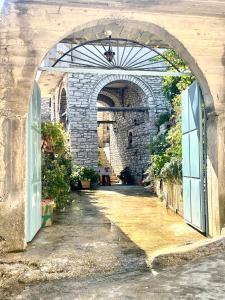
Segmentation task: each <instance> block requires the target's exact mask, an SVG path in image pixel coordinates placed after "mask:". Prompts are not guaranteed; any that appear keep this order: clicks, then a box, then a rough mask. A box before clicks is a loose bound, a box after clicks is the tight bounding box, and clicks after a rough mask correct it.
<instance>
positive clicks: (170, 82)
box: [145, 49, 195, 184]
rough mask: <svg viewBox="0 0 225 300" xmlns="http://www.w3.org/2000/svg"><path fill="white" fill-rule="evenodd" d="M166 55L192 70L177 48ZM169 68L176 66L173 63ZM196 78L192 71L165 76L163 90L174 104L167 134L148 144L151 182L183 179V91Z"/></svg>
mask: <svg viewBox="0 0 225 300" xmlns="http://www.w3.org/2000/svg"><path fill="white" fill-rule="evenodd" d="M163 55H164V56H165V57H166V58H167V59H168V60H169V61H172V62H173V64H174V65H176V66H177V67H179V69H180V70H183V71H189V68H188V66H187V65H186V63H185V61H184V60H183V59H181V58H180V57H179V56H178V54H177V53H176V52H175V51H174V50H171V49H170V50H166V51H164V52H163ZM170 69H171V70H175V68H173V67H170ZM194 80H195V77H194V76H192V75H190V76H182V77H171V76H167V77H164V78H163V93H164V95H165V96H166V98H167V100H168V101H169V102H170V103H171V106H172V116H171V117H170V123H171V127H170V128H169V130H168V131H167V133H166V134H165V135H159V136H157V137H156V138H155V139H154V140H152V141H151V143H150V145H149V150H150V154H151V159H150V167H149V168H148V170H147V173H148V176H147V178H146V179H145V181H146V182H148V183H150V184H152V182H154V180H155V179H163V180H164V181H170V182H179V183H181V181H182V133H181V93H182V92H183V91H184V90H185V89H186V88H187V87H188V86H189V85H190V84H191V83H192V82H193V81H194ZM165 120H166V116H162V117H161V120H160V118H159V120H158V123H157V125H158V126H159V124H163V123H162V122H164V121H165ZM172 124H173V125H172Z"/></svg>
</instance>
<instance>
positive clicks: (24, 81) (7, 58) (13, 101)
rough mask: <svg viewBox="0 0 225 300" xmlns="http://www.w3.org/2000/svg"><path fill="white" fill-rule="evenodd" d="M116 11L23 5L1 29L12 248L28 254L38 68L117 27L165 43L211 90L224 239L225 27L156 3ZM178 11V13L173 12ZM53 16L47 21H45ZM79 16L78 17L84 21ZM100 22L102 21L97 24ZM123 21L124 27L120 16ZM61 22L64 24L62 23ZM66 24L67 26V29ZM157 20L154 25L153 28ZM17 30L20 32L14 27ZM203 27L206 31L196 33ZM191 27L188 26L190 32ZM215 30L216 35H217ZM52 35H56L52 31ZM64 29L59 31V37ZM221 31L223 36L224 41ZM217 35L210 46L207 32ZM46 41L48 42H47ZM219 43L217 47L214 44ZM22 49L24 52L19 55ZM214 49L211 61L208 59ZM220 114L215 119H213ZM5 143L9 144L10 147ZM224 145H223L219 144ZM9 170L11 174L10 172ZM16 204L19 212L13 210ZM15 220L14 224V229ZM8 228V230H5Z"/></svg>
mask: <svg viewBox="0 0 225 300" xmlns="http://www.w3.org/2000/svg"><path fill="white" fill-rule="evenodd" d="M121 6H122V8H123V9H121V7H118V6H116V5H115V2H113V3H112V6H111V10H110V9H106V8H105V6H104V5H103V4H101V3H100V2H99V4H98V7H97V8H96V7H95V4H90V5H89V6H88V5H87V4H85V3H83V2H82V3H81V4H79V5H78V4H77V6H76V4H73V5H72V4H71V6H70V5H69V4H66V5H65V6H64V5H61V6H54V5H52V4H51V3H50V2H48V1H45V3H43V4H40V3H39V4H38V6H37V3H36V2H35V1H34V2H32V3H31V2H27V3H25V2H23V3H19V1H13V2H7V5H6V7H5V8H4V9H3V20H2V26H1V28H0V33H1V36H2V43H3V45H5V47H3V48H2V49H1V61H2V62H3V63H2V64H1V66H0V68H1V70H0V72H1V74H3V76H2V77H1V89H0V95H1V99H3V101H2V104H1V131H0V136H1V147H0V154H1V157H2V164H1V199H2V200H1V204H0V210H1V224H0V225H1V226H0V228H1V229H0V236H2V237H3V240H5V241H4V248H5V249H7V250H16V249H22V248H24V247H25V242H24V215H25V213H24V211H25V199H26V163H25V162H26V146H25V144H24V143H21V140H24V139H25V136H26V118H27V111H28V103H29V99H30V96H31V92H32V86H33V81H34V78H35V74H36V71H37V68H38V66H39V65H40V63H41V61H42V59H43V57H44V56H45V55H46V53H47V52H48V51H49V49H51V47H52V45H53V44H55V43H56V42H58V41H60V40H61V39H62V38H63V37H66V36H67V35H68V34H69V33H72V32H81V33H82V32H83V33H82V34H85V31H86V32H89V35H91V36H92V37H94V36H96V35H97V36H103V35H104V31H105V29H108V27H109V26H111V27H113V31H114V32H115V33H116V32H118V33H119V32H120V36H125V37H127V36H128V35H129V37H130V38H133V39H140V40H141V41H142V42H144V43H148V41H149V33H154V34H156V35H157V36H160V37H161V38H162V39H163V40H164V41H166V42H167V43H168V44H169V45H170V46H171V47H173V48H174V49H175V50H176V51H177V52H178V53H179V54H180V55H181V57H182V58H184V59H185V60H186V62H187V63H188V65H189V67H190V68H191V70H192V72H193V73H194V74H195V75H196V77H197V78H198V80H199V82H200V85H201V88H202V90H203V94H204V99H205V103H206V107H207V111H208V112H211V114H210V115H208V118H209V121H208V122H207V135H208V158H209V163H208V169H209V172H208V174H210V175H209V178H208V186H209V187H212V188H209V191H208V194H209V197H210V198H211V204H212V205H211V207H212V211H211V215H212V217H211V224H212V225H211V234H212V235H215V234H220V233H221V229H222V227H223V226H224V223H225V215H224V213H223V211H224V207H225V201H224V199H225V188H224V165H223V164H222V163H221V161H224V153H223V147H224V122H225V121H224V115H223V113H224V100H225V94H224V87H225V81H224V67H223V55H224V38H223V32H225V30H224V22H223V19H222V18H220V17H218V16H217V15H216V14H213V13H210V20H211V22H209V17H208V15H206V13H205V12H204V13H201V12H199V15H198V13H197V14H196V13H194V12H193V11H192V12H191V11H189V12H188V13H187V14H186V15H184V14H183V11H184V9H183V10H182V8H181V7H180V6H179V7H177V6H176V4H175V5H171V7H167V8H168V11H165V10H164V9H163V8H162V7H161V6H160V7H161V8H160V9H161V10H156V7H154V6H152V4H151V3H150V4H149V5H147V4H146V3H145V4H144V6H143V3H142V2H141V3H139V5H138V8H137V6H135V5H134V4H132V3H130V4H128V3H123V4H122V3H121ZM171 9H172V10H171ZM43 12H45V13H43ZM74 15H76V16H77V18H76V20H75V19H74ZM96 15H98V16H99V17H98V18H96ZM115 15H117V17H118V19H115V18H114V17H113V16H115ZM56 16H57V17H56ZM59 18H60V22H59ZM150 19H151V23H149V20H150ZM14 22H17V26H18V27H16V28H15V27H14V26H10V24H14ZM196 22H198V29H197V30H196ZM183 24H186V26H185V28H184V26H183ZM212 26H213V27H212ZM46 28H48V31H46ZM56 28H57V30H56ZM217 30H220V31H221V35H222V38H221V35H220V36H218V35H217V34H216V33H217ZM206 31H207V32H208V33H209V38H208V40H206V39H205V32H206ZM43 37H45V38H44V39H43ZM210 37H212V40H214V42H215V43H216V51H215V47H214V45H212V44H211V43H210V42H209V41H211V39H210ZM15 45H17V51H15ZM205 48H207V56H205V55H204V53H205ZM214 111H215V112H216V113H215V114H214V113H213V112H214ZM5 136H7V137H8V142H7V143H5V138H4V137H5ZM215 137H216V138H215ZM8 166H11V167H10V168H9V167H8ZM12 203H13V206H12V205H11V204H12ZM10 220H13V222H12V221H10ZM3 228H4V229H3Z"/></svg>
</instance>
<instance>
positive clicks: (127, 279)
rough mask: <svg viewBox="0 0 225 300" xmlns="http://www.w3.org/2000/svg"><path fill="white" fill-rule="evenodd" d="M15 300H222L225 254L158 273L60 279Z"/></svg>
mask: <svg viewBox="0 0 225 300" xmlns="http://www.w3.org/2000/svg"><path fill="white" fill-rule="evenodd" d="M16 299H18V300H21V299H23V300H24V299H32V300H37V299H42V300H50V299H51V300H53V299H55V300H56V299H57V300H59V299H62V300H72V299H78V300H90V299H91V300H108V299H113V300H130V299H135V300H142V299H143V300H193V299H196V300H223V299H225V254H224V253H223V254H217V255H213V256H210V257H207V258H201V259H200V260H199V261H197V262H196V261H195V262H191V263H188V264H186V265H185V266H179V267H174V268H167V269H166V270H162V271H160V272H159V273H158V272H155V271H153V272H126V273H123V274H114V275H112V276H105V277H99V278H95V279H89V280H83V281H82V280H78V281H75V280H72V279H70V280H60V281H52V282H47V283H41V284H36V285H32V286H29V287H27V288H26V289H25V290H24V291H23V293H22V294H21V295H20V296H18V297H17V298H16Z"/></svg>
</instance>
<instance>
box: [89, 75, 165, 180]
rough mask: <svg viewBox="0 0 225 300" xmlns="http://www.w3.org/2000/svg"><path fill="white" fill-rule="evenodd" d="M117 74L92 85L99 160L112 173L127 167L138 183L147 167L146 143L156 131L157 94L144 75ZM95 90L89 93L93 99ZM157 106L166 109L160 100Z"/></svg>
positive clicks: (147, 153) (117, 173)
mask: <svg viewBox="0 0 225 300" xmlns="http://www.w3.org/2000/svg"><path fill="white" fill-rule="evenodd" d="M121 77H122V76H118V75H117V76H115V75H114V76H108V77H107V78H104V80H103V82H101V83H100V87H101V90H100V87H99V85H97V87H96V90H97V91H98V92H99V94H98V95H97V109H98V110H100V111H98V112H97V116H98V118H97V119H98V147H99V164H100V165H101V166H110V167H111V169H112V171H113V174H115V175H116V176H118V175H119V174H120V172H121V171H122V170H123V169H125V168H129V170H130V172H131V174H132V177H133V180H134V182H135V183H140V182H141V180H142V179H143V173H144V171H145V170H146V168H147V167H148V159H149V152H148V143H149V141H150V139H151V138H152V137H153V136H154V135H155V134H156V133H157V128H156V126H155V120H156V118H157V115H158V111H157V101H159V100H158V98H159V95H154V94H153V92H152V88H154V86H153V85H152V86H150V85H149V83H148V80H149V78H148V77H146V78H143V79H136V78H135V77H133V76H126V77H122V79H121ZM110 80H113V81H110ZM106 82H107V83H106ZM158 83H159V82H157V84H158ZM103 84H105V85H104V86H103ZM151 84H152V83H151ZM96 90H94V92H93V95H92V96H93V98H95V99H96ZM106 95H107V97H109V98H111V99H114V100H112V101H113V103H114V104H113V105H109V102H105V101H104V97H106ZM161 96H162V95H161ZM164 104H165V103H164ZM158 105H159V103H158ZM101 106H102V107H103V108H101ZM160 106H161V112H162V111H163V110H164V112H165V111H167V106H166V105H162V102H161V103H160ZM107 107H108V109H107Z"/></svg>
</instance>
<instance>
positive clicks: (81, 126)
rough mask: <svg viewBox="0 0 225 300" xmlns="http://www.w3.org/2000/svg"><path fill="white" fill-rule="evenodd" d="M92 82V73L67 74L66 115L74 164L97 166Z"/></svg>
mask: <svg viewBox="0 0 225 300" xmlns="http://www.w3.org/2000/svg"><path fill="white" fill-rule="evenodd" d="M89 77H90V78H89ZM94 83H95V80H94V78H93V76H92V75H90V76H89V75H88V74H85V75H84V74H69V75H68V91H69V95H68V106H69V116H68V117H69V131H70V145H71V152H72V155H73V160H74V163H75V164H78V165H82V166H87V167H93V168H97V167H98V136H97V107H96V99H94V98H93V97H90V94H91V91H92V90H93V86H94Z"/></svg>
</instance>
